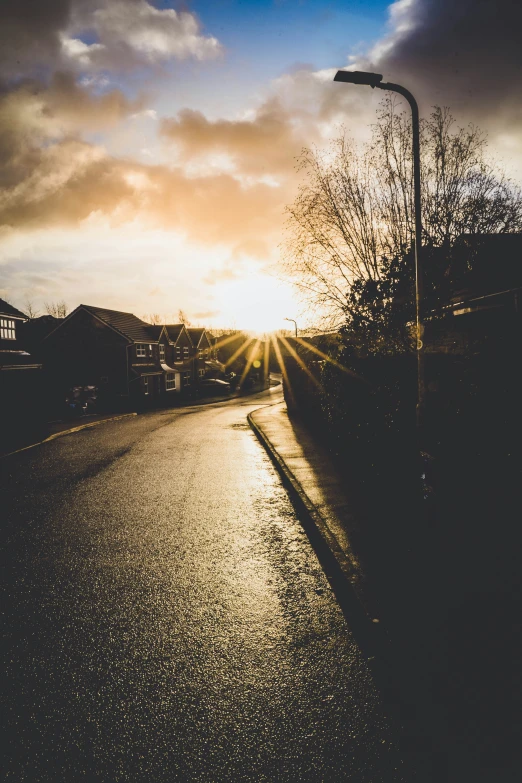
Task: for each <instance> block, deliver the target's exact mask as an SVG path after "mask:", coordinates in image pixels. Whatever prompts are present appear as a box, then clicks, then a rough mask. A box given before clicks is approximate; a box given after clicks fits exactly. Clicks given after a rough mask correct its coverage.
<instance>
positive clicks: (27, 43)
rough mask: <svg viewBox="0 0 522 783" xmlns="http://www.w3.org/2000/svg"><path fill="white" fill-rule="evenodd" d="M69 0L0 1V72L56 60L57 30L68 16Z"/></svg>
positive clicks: (19, 71)
mask: <svg viewBox="0 0 522 783" xmlns="http://www.w3.org/2000/svg"><path fill="white" fill-rule="evenodd" d="M71 4H72V0H14V2H9V0H7V2H2V3H0V74H3V75H4V76H7V77H13V76H18V75H20V74H22V73H24V72H25V70H26V69H27V67H28V66H31V67H32V66H33V65H34V64H35V63H40V64H49V63H52V62H55V61H56V59H57V57H58V54H59V51H60V46H61V44H60V31H61V30H64V29H65V28H66V27H67V25H68V23H69V20H70V15H71Z"/></svg>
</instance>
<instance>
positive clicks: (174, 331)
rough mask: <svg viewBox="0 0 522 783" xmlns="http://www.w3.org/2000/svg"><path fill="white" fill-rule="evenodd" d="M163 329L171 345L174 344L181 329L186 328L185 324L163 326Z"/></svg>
mask: <svg viewBox="0 0 522 783" xmlns="http://www.w3.org/2000/svg"><path fill="white" fill-rule="evenodd" d="M165 328H166V330H167V333H168V335H169V339H170V341H171V342H172V343H176V342H177V341H178V338H179V336H180V334H181V332H182V331H183V329H186V328H187V327H186V326H185V324H165Z"/></svg>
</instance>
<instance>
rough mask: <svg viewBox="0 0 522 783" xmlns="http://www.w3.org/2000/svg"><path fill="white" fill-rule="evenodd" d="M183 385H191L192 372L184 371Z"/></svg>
mask: <svg viewBox="0 0 522 783" xmlns="http://www.w3.org/2000/svg"><path fill="white" fill-rule="evenodd" d="M183 386H190V373H189V372H184V373H183Z"/></svg>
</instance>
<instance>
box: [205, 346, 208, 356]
mask: <svg viewBox="0 0 522 783" xmlns="http://www.w3.org/2000/svg"><path fill="white" fill-rule="evenodd" d="M205 357H207V358H208V348H205Z"/></svg>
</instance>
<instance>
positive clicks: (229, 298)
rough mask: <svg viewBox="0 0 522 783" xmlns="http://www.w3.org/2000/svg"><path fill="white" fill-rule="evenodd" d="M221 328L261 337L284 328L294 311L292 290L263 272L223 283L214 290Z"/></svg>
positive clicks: (295, 308)
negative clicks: (230, 327)
mask: <svg viewBox="0 0 522 783" xmlns="http://www.w3.org/2000/svg"><path fill="white" fill-rule="evenodd" d="M216 304H217V306H218V307H219V310H220V320H221V321H222V322H223V326H234V327H235V328H237V329H243V330H244V331H248V332H252V333H254V334H256V335H262V334H265V333H267V332H274V331H277V330H278V329H284V328H286V326H287V324H286V323H285V318H288V317H292V316H294V314H295V313H296V311H297V302H296V299H295V293H294V290H293V288H292V287H291V286H290V285H288V284H286V283H283V282H281V281H279V280H277V279H276V278H274V277H272V276H270V275H267V274H264V273H263V272H257V273H252V274H250V275H248V276H247V277H244V278H238V279H235V280H230V281H224V282H223V283H221V284H220V285H219V287H218V290H217V291H216Z"/></svg>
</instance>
